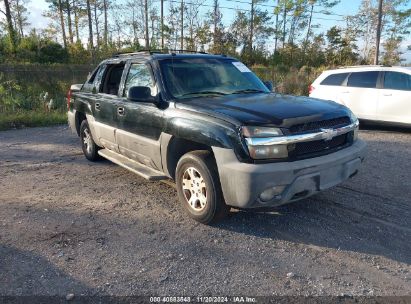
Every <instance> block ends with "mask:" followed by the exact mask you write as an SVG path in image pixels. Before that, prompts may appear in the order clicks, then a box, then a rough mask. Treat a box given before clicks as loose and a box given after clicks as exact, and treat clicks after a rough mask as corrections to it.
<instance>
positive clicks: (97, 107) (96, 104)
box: [94, 102, 100, 111]
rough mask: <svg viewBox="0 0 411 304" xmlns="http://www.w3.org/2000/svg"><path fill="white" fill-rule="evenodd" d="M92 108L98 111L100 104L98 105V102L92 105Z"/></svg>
mask: <svg viewBox="0 0 411 304" xmlns="http://www.w3.org/2000/svg"><path fill="white" fill-rule="evenodd" d="M94 108H95V109H96V110H97V111H100V104H99V103H98V102H96V103H95V105H94Z"/></svg>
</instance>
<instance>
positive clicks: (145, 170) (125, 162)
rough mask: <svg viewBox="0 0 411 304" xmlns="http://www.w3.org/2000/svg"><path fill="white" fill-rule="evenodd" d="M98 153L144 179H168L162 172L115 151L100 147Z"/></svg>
mask: <svg viewBox="0 0 411 304" xmlns="http://www.w3.org/2000/svg"><path fill="white" fill-rule="evenodd" d="M98 154H100V155H101V156H102V157H104V158H106V159H108V160H109V161H112V162H113V163H115V164H117V165H120V166H122V167H123V168H126V169H127V170H130V171H131V172H133V173H136V174H138V175H140V176H142V177H144V178H145V179H148V180H163V179H168V177H167V176H166V175H164V173H163V172H160V171H157V170H155V169H152V168H150V167H147V166H145V165H143V164H140V163H138V162H136V161H134V160H132V159H129V158H128V157H125V156H123V155H120V154H118V153H116V152H113V151H110V150H108V149H101V150H99V151H98Z"/></svg>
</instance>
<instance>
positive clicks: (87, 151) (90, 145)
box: [80, 120, 100, 162]
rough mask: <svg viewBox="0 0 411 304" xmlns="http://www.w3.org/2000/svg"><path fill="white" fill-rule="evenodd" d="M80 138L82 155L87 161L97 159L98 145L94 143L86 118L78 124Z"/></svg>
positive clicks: (98, 157)
mask: <svg viewBox="0 0 411 304" xmlns="http://www.w3.org/2000/svg"><path fill="white" fill-rule="evenodd" d="M80 139H81V148H82V149H83V153H84V156H85V157H86V158H87V159H88V160H89V161H93V162H94V161H97V160H99V159H100V155H99V154H98V150H99V147H98V146H97V145H96V144H95V142H94V140H93V137H92V135H91V132H90V127H89V125H88V122H87V120H83V121H82V122H81V125H80Z"/></svg>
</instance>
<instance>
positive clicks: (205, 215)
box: [176, 150, 230, 224]
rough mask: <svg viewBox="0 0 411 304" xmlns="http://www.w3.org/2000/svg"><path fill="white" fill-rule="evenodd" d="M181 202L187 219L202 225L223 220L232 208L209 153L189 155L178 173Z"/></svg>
mask: <svg viewBox="0 0 411 304" xmlns="http://www.w3.org/2000/svg"><path fill="white" fill-rule="evenodd" d="M176 185H177V193H178V198H179V200H180V202H181V204H182V205H183V207H184V209H185V210H186V212H187V213H188V215H189V216H190V217H191V218H192V219H194V220H196V221H198V222H200V223H203V224H210V223H212V222H216V221H218V220H220V219H223V218H224V217H225V216H226V215H227V214H228V212H229V210H230V207H228V206H227V205H226V204H225V201H224V197H223V193H222V191H221V185H220V179H219V176H218V171H217V166H216V163H215V160H214V158H213V156H212V154H211V153H210V152H209V151H205V150H200V151H193V152H189V153H187V154H185V155H183V156H182V157H181V159H180V160H179V162H178V164H177V169H176Z"/></svg>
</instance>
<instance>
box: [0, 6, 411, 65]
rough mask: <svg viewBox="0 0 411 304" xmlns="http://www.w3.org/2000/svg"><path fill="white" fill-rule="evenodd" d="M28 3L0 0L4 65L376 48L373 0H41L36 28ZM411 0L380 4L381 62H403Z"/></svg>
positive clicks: (257, 57)
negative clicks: (135, 55) (351, 4)
mask: <svg viewBox="0 0 411 304" xmlns="http://www.w3.org/2000/svg"><path fill="white" fill-rule="evenodd" d="M29 1H30V0H3V1H2V2H3V3H2V6H1V7H0V15H2V18H1V19H0V62H28V63H32V62H37V63H96V62H97V61H98V60H100V59H102V58H105V57H107V56H110V55H112V54H113V53H115V52H119V51H135V50H139V49H152V50H155V49H187V50H192V51H207V52H210V53H219V54H227V55H231V56H235V57H238V58H240V59H241V60H243V61H244V62H246V63H247V64H250V65H264V66H267V65H283V66H286V67H287V66H288V67H290V66H294V67H302V66H310V67H319V66H339V65H352V64H371V63H372V61H373V57H374V54H375V50H376V47H375V46H376V44H375V36H376V28H377V23H378V3H377V2H378V1H377V0H362V1H361V5H360V7H359V9H358V11H356V12H353V14H352V15H347V16H346V15H342V14H338V13H336V12H333V9H334V8H335V6H336V5H337V4H338V3H339V1H338V0H226V1H225V2H224V3H225V5H222V4H221V3H220V0H210V1H211V2H204V1H203V0H124V1H122V2H121V3H120V2H115V1H112V0H46V1H47V4H48V8H47V10H46V11H45V12H44V16H45V17H46V18H47V19H48V20H49V25H48V27H47V28H45V29H41V30H39V29H35V28H32V27H31V25H30V23H29V22H28V16H29V10H28V6H29V4H30V2H29ZM227 3H228V4H231V6H229V5H227ZM240 4H241V6H240V7H237V8H235V7H234V6H235V5H237V6H238V5H240ZM409 4H410V0H390V1H387V0H386V1H384V2H383V9H382V21H381V29H382V31H381V33H382V34H381V35H382V41H383V43H382V49H383V52H382V54H381V58H380V59H381V60H380V61H381V62H382V63H383V64H399V63H402V60H403V59H402V55H403V53H402V52H403V51H402V48H401V46H402V45H403V44H404V41H405V39H406V38H407V37H408V35H409V34H410V32H409V30H410V27H411V9H409V8H408V7H409ZM225 14H226V15H227V16H232V20H231V22H227V21H225V20H226V19H224V15H225ZM330 23H333V24H338V25H333V26H331V27H330V28H325V27H324V24H330Z"/></svg>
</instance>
